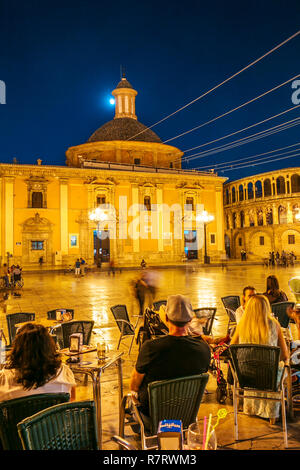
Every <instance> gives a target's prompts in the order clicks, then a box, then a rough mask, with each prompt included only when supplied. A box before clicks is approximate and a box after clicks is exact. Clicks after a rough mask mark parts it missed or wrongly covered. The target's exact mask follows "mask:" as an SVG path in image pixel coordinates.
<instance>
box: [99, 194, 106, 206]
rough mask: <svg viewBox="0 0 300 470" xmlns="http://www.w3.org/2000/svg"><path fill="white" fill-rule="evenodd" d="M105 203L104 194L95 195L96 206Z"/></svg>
mask: <svg viewBox="0 0 300 470" xmlns="http://www.w3.org/2000/svg"><path fill="white" fill-rule="evenodd" d="M101 204H105V196H97V206H100V205H101Z"/></svg>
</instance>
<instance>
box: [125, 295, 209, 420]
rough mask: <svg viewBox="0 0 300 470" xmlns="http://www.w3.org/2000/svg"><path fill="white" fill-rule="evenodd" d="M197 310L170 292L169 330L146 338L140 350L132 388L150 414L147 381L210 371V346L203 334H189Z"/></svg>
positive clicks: (146, 413) (167, 318) (134, 395)
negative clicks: (196, 335) (194, 310)
mask: <svg viewBox="0 0 300 470" xmlns="http://www.w3.org/2000/svg"><path fill="white" fill-rule="evenodd" d="M193 317H194V312H193V309H192V305H191V303H190V301H189V299H188V298H187V297H184V296H183V295H171V296H170V297H169V298H168V302H167V305H166V320H167V324H168V327H169V334H168V335H166V336H162V337H161V338H157V339H154V340H147V341H145V343H144V344H143V345H142V347H141V350H140V352H139V355H138V358H137V362H136V365H135V368H134V370H133V372H132V376H131V382H130V389H131V392H132V395H133V397H134V398H135V399H137V400H138V401H139V402H140V404H141V406H140V411H141V412H142V413H143V414H144V415H146V416H149V404H148V390H147V387H148V384H149V383H151V382H154V381H156V380H169V379H175V378H178V377H186V376H190V375H197V374H201V373H203V372H207V370H208V366H209V363H210V348H209V346H208V345H207V344H206V343H205V341H203V340H202V339H201V338H200V337H193V336H190V335H189V334H188V325H189V323H190V321H191V320H192V318H193Z"/></svg>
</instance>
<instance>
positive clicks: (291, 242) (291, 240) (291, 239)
mask: <svg viewBox="0 0 300 470" xmlns="http://www.w3.org/2000/svg"><path fill="white" fill-rule="evenodd" d="M288 244H289V245H295V235H289V236H288Z"/></svg>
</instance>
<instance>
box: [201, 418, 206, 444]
mask: <svg viewBox="0 0 300 470" xmlns="http://www.w3.org/2000/svg"><path fill="white" fill-rule="evenodd" d="M206 425H207V417H206V416H204V423H203V443H202V450H204V449H205V442H206Z"/></svg>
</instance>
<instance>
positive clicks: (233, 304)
mask: <svg viewBox="0 0 300 470" xmlns="http://www.w3.org/2000/svg"><path fill="white" fill-rule="evenodd" d="M221 300H222V303H223V305H224V307H225V309H229V310H232V311H233V312H235V311H236V309H237V308H239V307H240V305H241V300H240V297H239V295H227V296H226V297H221Z"/></svg>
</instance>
